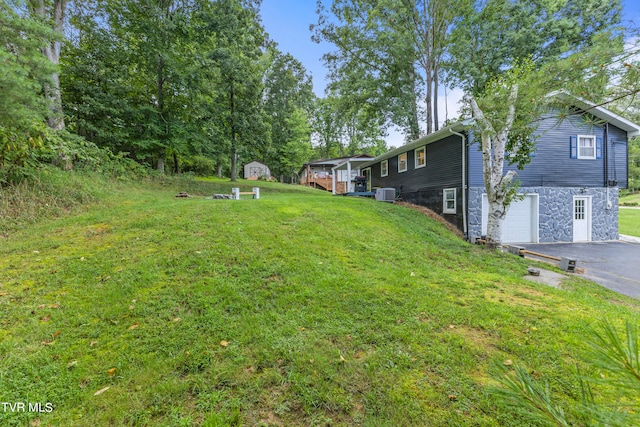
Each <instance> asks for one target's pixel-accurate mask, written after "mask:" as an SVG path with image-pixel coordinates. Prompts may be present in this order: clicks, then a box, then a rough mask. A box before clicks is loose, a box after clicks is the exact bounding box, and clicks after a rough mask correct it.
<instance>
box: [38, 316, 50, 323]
mask: <svg viewBox="0 0 640 427" xmlns="http://www.w3.org/2000/svg"><path fill="white" fill-rule="evenodd" d="M49 320H51V317H49V316H42V317H41V318H40V321H41V322H48V321H49Z"/></svg>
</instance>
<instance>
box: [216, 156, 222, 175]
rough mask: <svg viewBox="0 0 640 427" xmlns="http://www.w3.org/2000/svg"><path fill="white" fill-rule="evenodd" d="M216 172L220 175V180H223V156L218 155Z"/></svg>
mask: <svg viewBox="0 0 640 427" xmlns="http://www.w3.org/2000/svg"><path fill="white" fill-rule="evenodd" d="M216 163H217V164H216V172H217V175H218V178H222V155H221V154H218V159H217V161H216Z"/></svg>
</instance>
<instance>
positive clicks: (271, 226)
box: [0, 179, 640, 426]
mask: <svg viewBox="0 0 640 427" xmlns="http://www.w3.org/2000/svg"><path fill="white" fill-rule="evenodd" d="M235 186H240V187H241V188H243V189H249V188H251V187H253V186H257V187H260V188H261V195H262V197H261V199H259V200H254V199H250V198H246V199H242V200H240V201H235V200H211V198H210V196H211V194H213V193H229V192H230V188H231V187H235ZM179 191H186V192H188V193H190V194H191V195H192V196H193V197H190V198H182V199H178V198H175V197H174V196H175V194H176V193H177V192H179ZM527 266H528V264H526V263H525V261H523V260H521V259H520V258H518V257H513V256H510V255H507V254H500V253H494V252H487V251H485V250H483V249H481V248H479V247H476V246H473V245H469V244H467V243H465V242H463V241H461V240H460V239H459V238H457V237H456V236H455V235H454V234H452V233H451V232H449V231H448V230H447V229H446V227H445V226H444V225H443V224H440V223H437V222H435V221H433V220H431V219H429V218H427V217H425V216H424V215H423V214H422V213H420V212H417V211H414V210H411V209H406V208H404V207H400V206H396V205H392V204H385V203H378V202H375V201H372V200H363V199H355V198H345V197H331V196H330V195H328V193H325V192H320V191H317V190H311V189H306V188H302V187H299V186H284V185H280V184H276V183H263V182H260V183H255V182H240V183H239V185H238V184H236V183H230V182H228V181H224V180H217V179H210V180H185V181H183V180H172V179H167V180H163V181H162V182H160V183H157V182H155V183H150V184H149V185H148V186H145V187H143V186H127V188H126V191H124V190H123V189H118V190H116V191H113V192H112V194H111V195H110V196H109V198H108V200H107V203H102V204H96V205H92V206H91V207H90V208H87V209H85V210H83V211H81V212H77V213H74V214H73V215H68V216H65V217H62V218H57V219H51V220H45V221H40V222H38V223H35V224H33V225H32V226H31V227H29V228H28V229H22V230H19V231H18V232H16V233H14V234H11V235H10V236H9V237H8V238H6V239H4V241H3V245H2V247H1V248H0V283H1V284H2V285H1V287H0V306H1V309H0V324H1V325H2V328H1V331H0V334H2V340H0V381H1V382H2V384H1V386H0V399H1V400H2V401H6V402H13V401H24V400H26V399H28V400H33V401H40V402H51V403H52V404H53V405H54V408H55V409H54V410H53V411H52V412H51V413H9V412H5V413H1V412H0V424H2V425H25V424H29V423H42V424H43V425H49V424H50V425H91V424H94V425H157V426H174V425H201V426H211V425H213V426H215V425H247V426H253V425H265V426H285V425H286V426H308V425H323V426H324V425H333V426H347V425H348V426H352V425H362V426H369V425H376V426H378V425H380V426H385V425H388V426H423V425H425V423H428V424H430V425H436V426H472V425H473V426H477V425H484V426H493V425H496V426H497V425H501V426H502V425H504V426H520V425H523V419H522V418H521V417H520V416H519V415H517V414H515V413H512V412H510V411H508V410H507V409H506V407H505V406H500V405H496V402H495V399H494V398H493V397H492V396H491V395H489V394H488V390H489V387H490V386H491V385H492V384H493V382H494V380H492V379H491V377H490V375H489V371H490V367H491V364H492V361H493V360H496V359H497V360H513V361H514V362H518V363H519V362H522V363H523V364H525V365H526V366H529V367H530V369H532V370H535V372H536V373H537V374H538V375H539V376H540V378H543V379H545V380H548V382H549V384H550V387H551V389H552V390H553V391H554V392H556V393H557V395H558V396H559V399H562V400H566V401H570V400H571V399H573V398H574V397H575V392H576V390H577V388H578V387H579V385H577V384H574V383H573V382H572V381H573V378H574V376H573V371H574V366H575V364H576V363H581V362H580V360H581V354H582V353H583V352H584V351H586V350H587V349H586V347H585V344H584V342H583V336H584V333H585V331H586V330H587V329H588V328H589V326H590V325H591V324H593V323H594V322H597V321H598V319H601V318H610V319H620V321H624V320H625V319H626V320H628V319H633V318H634V317H636V316H637V315H638V312H639V309H640V306H639V304H638V301H637V300H634V299H631V298H627V297H624V296H620V295H618V294H615V293H613V292H610V291H607V290H605V289H602V288H600V287H599V286H597V285H595V284H592V283H590V282H587V281H584V280H581V279H579V278H569V279H567V283H566V285H567V289H565V290H558V289H553V288H546V287H543V286H542V285H538V284H535V283H530V282H528V281H525V280H523V279H522V276H523V275H525V274H526V269H527ZM107 387H108V388H107ZM101 390H104V391H102V392H101V393H98V394H96V393H97V392H99V391H101Z"/></svg>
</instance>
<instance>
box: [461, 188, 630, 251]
mask: <svg viewBox="0 0 640 427" xmlns="http://www.w3.org/2000/svg"><path fill="white" fill-rule="evenodd" d="M518 192H519V193H522V194H538V197H539V202H540V204H539V238H540V243H547V242H571V241H573V196H591V230H592V232H591V238H592V240H593V241H603V240H617V239H618V188H616V187H613V188H609V197H608V201H609V202H610V203H611V208H610V209H609V208H607V189H606V188H576V187H522V188H520V189H519V191H518ZM484 193H485V190H484V187H473V188H470V189H469V200H468V206H469V216H468V221H469V240H470V241H472V242H473V241H475V239H477V238H479V237H480V236H481V234H482V195H483V194H484Z"/></svg>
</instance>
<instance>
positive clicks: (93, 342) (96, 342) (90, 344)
mask: <svg viewBox="0 0 640 427" xmlns="http://www.w3.org/2000/svg"><path fill="white" fill-rule="evenodd" d="M96 344H98V341H91V342H90V343H89V347H93V346H94V345H96Z"/></svg>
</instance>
